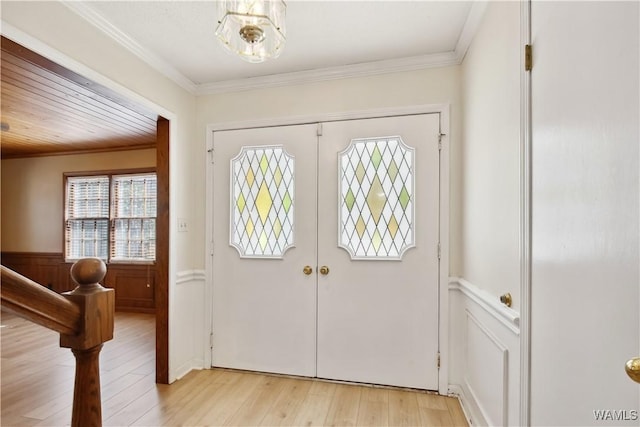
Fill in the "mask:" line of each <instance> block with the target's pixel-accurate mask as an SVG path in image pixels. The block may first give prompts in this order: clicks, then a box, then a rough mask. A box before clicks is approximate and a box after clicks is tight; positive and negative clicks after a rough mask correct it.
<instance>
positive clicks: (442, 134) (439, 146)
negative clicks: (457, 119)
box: [438, 133, 447, 151]
mask: <svg viewBox="0 0 640 427" xmlns="http://www.w3.org/2000/svg"><path fill="white" fill-rule="evenodd" d="M446 135H447V134H446V133H439V134H438V151H440V150H442V137H443V136H446Z"/></svg>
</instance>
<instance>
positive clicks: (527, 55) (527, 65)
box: [524, 44, 533, 71]
mask: <svg viewBox="0 0 640 427" xmlns="http://www.w3.org/2000/svg"><path fill="white" fill-rule="evenodd" d="M532 68H533V55H532V54H531V45H530V44H526V45H524V70H525V71H531V69H532Z"/></svg>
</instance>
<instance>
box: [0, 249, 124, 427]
mask: <svg viewBox="0 0 640 427" xmlns="http://www.w3.org/2000/svg"><path fill="white" fill-rule="evenodd" d="M1 267H2V288H1V291H0V300H1V302H2V307H3V308H5V309H7V310H8V311H11V312H13V313H15V314H16V315H18V316H20V317H23V318H25V319H27V320H30V321H32V322H34V323H37V324H38V325H42V326H44V327H46V328H49V329H52V330H54V331H56V332H59V333H60V346H61V347H66V348H70V349H71V351H72V352H73V355H74V356H75V358H76V374H75V375H76V376H75V387H74V391H73V412H72V415H71V426H72V427H81V426H82V427H85V426H101V425H102V403H101V401H100V365H99V356H100V350H101V349H102V344H103V343H104V342H106V341H109V340H110V339H112V338H113V321H114V311H115V296H114V290H113V289H105V288H103V287H102V286H101V285H100V283H99V282H100V281H101V280H102V279H104V276H105V274H106V273H107V268H106V266H105V264H104V262H103V261H102V260H100V259H98V258H85V259H82V260H79V261H78V262H76V263H75V264H73V266H72V267H71V278H72V279H73V281H74V282H75V283H76V284H77V285H78V286H77V287H76V288H75V289H74V290H73V291H71V292H65V293H64V294H62V295H58V294H57V293H55V292H53V291H50V290H49V289H47V288H45V287H44V286H41V285H39V284H37V283H36V282H34V281H32V280H29V279H27V278H26V277H24V276H21V275H20V274H18V273H16V272H15V271H13V270H10V269H8V268H7V267H5V266H1Z"/></svg>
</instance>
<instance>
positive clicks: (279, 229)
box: [273, 219, 282, 239]
mask: <svg viewBox="0 0 640 427" xmlns="http://www.w3.org/2000/svg"><path fill="white" fill-rule="evenodd" d="M281 232H282V224H281V223H280V220H279V219H276V222H275V224H273V234H275V236H276V239H277V238H279V237H280V233H281Z"/></svg>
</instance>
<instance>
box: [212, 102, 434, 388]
mask: <svg viewBox="0 0 640 427" xmlns="http://www.w3.org/2000/svg"><path fill="white" fill-rule="evenodd" d="M438 134H439V115H438V114H422V115H414V116H399V117H388V118H376V119H363V120H349V121H338V122H327V123H322V124H310V125H298V126H281V127H270V128H258V129H245V130H233V131H220V132H215V134H214V158H215V160H214V173H213V178H214V184H213V192H214V194H213V197H214V198H213V200H214V209H213V215H214V218H213V241H214V250H213V253H214V255H213V337H214V338H213V351H212V365H213V366H219V367H230V368H237V369H247V370H256V371H266V372H276V373H284V374H292V375H303V376H310V377H321V378H328V379H337V380H347V381H358V382H366V383H374V384H387V385H396V386H404V387H416V388H423V389H431V390H437V389H438V369H437V354H438V240H439V236H438V230H439V223H438V221H439V219H438V212H439V203H438V199H439V195H438V189H439V151H438ZM323 267H324V268H323Z"/></svg>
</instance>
